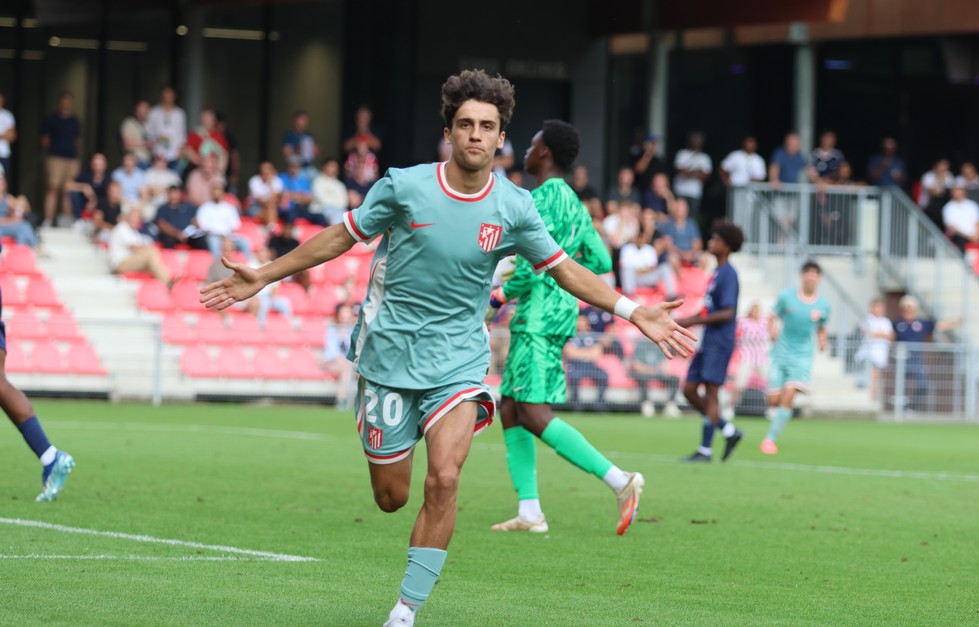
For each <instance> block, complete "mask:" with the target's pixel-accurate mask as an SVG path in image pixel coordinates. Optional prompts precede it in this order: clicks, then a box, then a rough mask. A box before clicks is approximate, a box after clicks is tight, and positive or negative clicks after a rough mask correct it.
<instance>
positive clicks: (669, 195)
mask: <svg viewBox="0 0 979 627" xmlns="http://www.w3.org/2000/svg"><path fill="white" fill-rule="evenodd" d="M675 200H676V197H675V196H674V195H673V191H672V190H670V177H669V176H667V175H666V173H665V172H659V173H657V174H654V175H653V178H652V182H651V184H650V187H649V189H647V190H645V191H644V192H643V195H642V208H643V211H646V210H652V211H653V212H655V214H656V223H657V224H659V223H663V222H666V221H667V220H669V219H670V213H671V208H672V207H673V203H674V202H675ZM684 202H686V201H684Z"/></svg>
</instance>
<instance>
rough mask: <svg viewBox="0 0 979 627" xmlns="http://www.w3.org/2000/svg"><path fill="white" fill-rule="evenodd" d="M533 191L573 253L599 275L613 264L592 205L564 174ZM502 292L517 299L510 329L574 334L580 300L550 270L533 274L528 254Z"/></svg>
mask: <svg viewBox="0 0 979 627" xmlns="http://www.w3.org/2000/svg"><path fill="white" fill-rule="evenodd" d="M530 195H531V196H532V197H533V199H534V205H535V206H536V207H537V211H538V212H539V213H540V217H541V220H543V222H544V227H545V228H546V229H547V232H548V233H550V235H551V237H553V238H554V240H555V241H556V242H557V244H558V245H559V246H560V247H561V248H562V249H563V250H564V252H566V253H567V254H568V256H569V257H571V258H572V259H574V260H575V261H577V262H578V263H580V264H581V265H583V266H585V267H586V268H588V269H589V270H591V271H592V272H594V273H595V274H604V273H606V272H608V271H609V270H611V269H612V257H611V256H610V255H609V252H608V249H607V248H606V247H605V242H603V241H602V238H601V236H600V235H599V234H598V232H597V231H596V230H595V227H594V226H593V225H592V221H591V216H590V215H588V210H587V209H586V208H585V205H584V204H583V203H582V202H581V200H580V199H579V198H578V195H577V194H576V193H575V191H574V190H573V189H571V186H570V185H568V184H567V183H566V182H565V181H564V179H560V178H552V179H548V180H546V181H544V183H543V184H542V185H540V186H539V187H538V188H537V189H535V190H534V191H533V192H531V194H530ZM503 293H504V295H505V296H506V297H507V299H512V298H517V299H519V300H518V303H517V310H516V312H514V314H513V319H512V320H511V321H510V330H511V331H513V332H515V333H535V334H541V335H553V336H563V337H571V336H573V335H574V334H575V330H576V328H577V318H578V299H577V298H575V297H574V296H572V295H571V294H569V293H568V292H565V291H564V290H563V289H561V287H560V286H558V284H557V282H556V281H555V280H554V279H552V278H551V277H550V275H548V274H541V273H535V272H534V268H533V266H531V264H530V263H528V262H527V260H526V259H523V258H522V257H520V258H518V259H517V262H516V267H515V269H514V273H513V278H511V279H510V280H509V281H507V282H506V283H505V284H504V285H503Z"/></svg>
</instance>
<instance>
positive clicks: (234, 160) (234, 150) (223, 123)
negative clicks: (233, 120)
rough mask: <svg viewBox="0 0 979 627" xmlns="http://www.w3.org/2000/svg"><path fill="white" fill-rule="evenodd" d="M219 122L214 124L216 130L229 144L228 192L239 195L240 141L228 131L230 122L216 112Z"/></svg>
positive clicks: (226, 175) (225, 172) (226, 169)
mask: <svg viewBox="0 0 979 627" xmlns="http://www.w3.org/2000/svg"><path fill="white" fill-rule="evenodd" d="M214 117H215V118H216V119H217V121H216V122H215V123H214V130H216V131H217V132H219V133H221V134H222V135H224V139H225V140H226V141H227V142H228V167H226V168H225V169H224V177H225V179H226V180H227V181H228V192H229V193H231V194H237V193H238V176H239V174H240V173H241V152H239V151H238V141H237V140H236V139H235V136H234V135H233V134H232V133H231V131H230V130H228V121H227V119H226V118H225V117H224V114H223V113H221V112H220V111H215V112H214Z"/></svg>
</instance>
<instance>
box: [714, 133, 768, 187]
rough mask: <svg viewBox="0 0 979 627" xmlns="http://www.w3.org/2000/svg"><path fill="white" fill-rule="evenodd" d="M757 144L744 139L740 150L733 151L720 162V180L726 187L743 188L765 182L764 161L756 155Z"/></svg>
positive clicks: (748, 137)
mask: <svg viewBox="0 0 979 627" xmlns="http://www.w3.org/2000/svg"><path fill="white" fill-rule="evenodd" d="M757 151H758V142H757V141H756V140H755V138H754V137H752V136H750V135H749V136H747V137H745V138H744V142H743V143H742V144H741V150H735V151H733V152H731V153H729V154H728V155H727V156H726V157H724V161H722V162H721V180H722V181H724V184H725V185H726V186H728V187H744V186H745V185H747V184H748V183H757V182H760V181H764V180H765V160H764V159H762V157H761V155H759V154H758V152H757Z"/></svg>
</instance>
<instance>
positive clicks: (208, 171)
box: [186, 152, 225, 207]
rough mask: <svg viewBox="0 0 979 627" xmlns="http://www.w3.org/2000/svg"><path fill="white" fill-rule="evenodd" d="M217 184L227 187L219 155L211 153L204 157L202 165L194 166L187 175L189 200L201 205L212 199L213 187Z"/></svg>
mask: <svg viewBox="0 0 979 627" xmlns="http://www.w3.org/2000/svg"><path fill="white" fill-rule="evenodd" d="M215 185H221V188H222V189H224V187H225V180H224V174H223V173H222V171H221V170H220V169H219V168H218V156H217V155H216V154H214V153H213V152H212V153H209V154H208V155H206V156H204V157H203V161H202V162H201V167H199V168H194V170H192V171H191V173H190V174H188V175H187V185H186V187H187V201H188V202H189V203H190V204H192V205H194V206H195V207H200V206H201V205H203V204H204V203H206V202H207V201H208V200H210V199H211V188H212V187H214V186H215Z"/></svg>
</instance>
